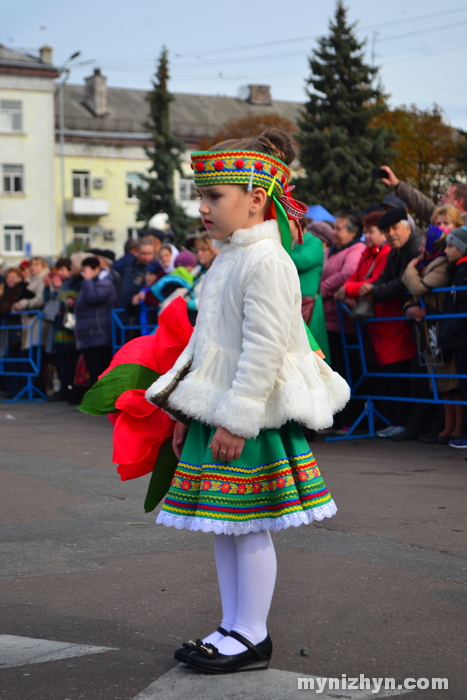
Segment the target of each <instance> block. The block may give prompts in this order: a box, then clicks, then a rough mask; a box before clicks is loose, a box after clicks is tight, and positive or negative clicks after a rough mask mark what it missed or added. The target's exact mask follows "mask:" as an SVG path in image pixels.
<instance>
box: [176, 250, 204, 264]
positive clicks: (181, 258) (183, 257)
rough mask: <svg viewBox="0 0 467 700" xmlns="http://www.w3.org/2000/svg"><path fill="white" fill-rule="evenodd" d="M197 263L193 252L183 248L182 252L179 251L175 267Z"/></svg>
mask: <svg viewBox="0 0 467 700" xmlns="http://www.w3.org/2000/svg"><path fill="white" fill-rule="evenodd" d="M197 264H198V261H197V259H196V258H195V256H194V255H193V253H189V252H188V251H187V250H183V251H182V252H181V253H179V254H178V255H177V257H176V258H175V260H174V266H175V267H186V266H187V265H189V266H191V267H196V265H197Z"/></svg>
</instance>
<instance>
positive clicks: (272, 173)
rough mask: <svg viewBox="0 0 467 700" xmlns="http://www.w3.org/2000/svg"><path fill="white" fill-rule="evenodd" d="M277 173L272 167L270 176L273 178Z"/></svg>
mask: <svg viewBox="0 0 467 700" xmlns="http://www.w3.org/2000/svg"><path fill="white" fill-rule="evenodd" d="M276 173H277V168H276V167H274V165H273V166H272V168H271V175H272V176H273V177H274V175H275V174H276Z"/></svg>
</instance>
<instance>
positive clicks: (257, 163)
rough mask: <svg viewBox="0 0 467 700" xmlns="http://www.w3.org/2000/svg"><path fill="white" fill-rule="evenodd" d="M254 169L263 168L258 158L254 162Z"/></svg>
mask: <svg viewBox="0 0 467 700" xmlns="http://www.w3.org/2000/svg"><path fill="white" fill-rule="evenodd" d="M255 169H256V170H262V169H263V164H262V162H261V161H260V160H257V161H256V163H255Z"/></svg>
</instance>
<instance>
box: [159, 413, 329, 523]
mask: <svg viewBox="0 0 467 700" xmlns="http://www.w3.org/2000/svg"><path fill="white" fill-rule="evenodd" d="M214 432H215V428H210V427H209V426H206V425H204V424H202V423H199V422H197V421H193V422H192V424H191V425H190V429H189V432H188V436H187V440H186V443H185V447H184V449H183V453H182V456H181V459H180V462H179V464H178V467H177V469H176V471H175V475H174V478H173V480H172V484H171V486H170V489H169V492H168V494H167V495H166V497H165V500H164V503H163V505H162V510H161V512H160V513H159V516H158V518H157V522H158V523H163V524H164V525H168V526H174V527H177V528H187V529H189V530H203V531H213V532H216V533H218V534H220V533H224V534H246V533H247V532H251V531H253V532H257V531H259V530H282V529H284V528H286V527H290V526H298V525H301V524H306V523H309V522H311V521H312V520H322V519H323V518H325V517H331V516H332V515H334V514H335V513H336V511H337V508H336V506H335V503H334V501H333V499H332V497H331V494H330V493H329V491H328V489H327V487H326V484H325V483H324V480H323V478H322V476H321V473H320V471H319V469H318V466H317V464H316V461H315V459H314V457H313V454H312V453H311V452H310V450H309V447H308V443H307V442H306V440H305V438H304V436H303V433H302V431H301V428H300V426H299V425H298V424H297V423H293V422H290V423H287V424H286V425H284V426H283V427H282V428H280V429H279V430H274V429H270V430H263V431H261V432H260V434H259V435H258V437H257V438H256V439H251V440H247V441H246V442H245V447H244V449H243V452H242V455H241V457H240V459H238V460H235V461H234V462H232V463H231V464H225V463H222V462H214V461H213V460H212V454H211V450H210V449H209V448H208V445H209V444H210V442H211V439H212V437H213V435H214Z"/></svg>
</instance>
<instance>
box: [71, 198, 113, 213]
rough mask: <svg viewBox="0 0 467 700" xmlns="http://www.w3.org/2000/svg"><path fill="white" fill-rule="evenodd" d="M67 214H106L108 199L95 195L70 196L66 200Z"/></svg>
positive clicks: (107, 211)
mask: <svg viewBox="0 0 467 700" xmlns="http://www.w3.org/2000/svg"><path fill="white" fill-rule="evenodd" d="M65 210H66V213H67V215H68V216H94V217H95V216H107V214H108V213H109V200H108V199H98V198H97V197H72V198H71V199H67V200H66V206H65Z"/></svg>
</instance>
